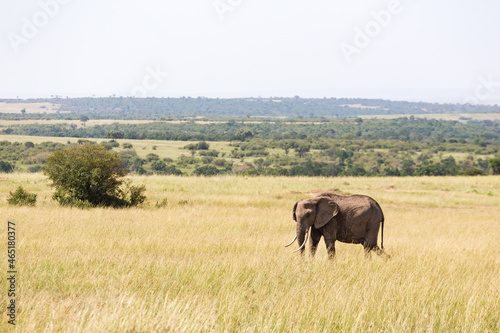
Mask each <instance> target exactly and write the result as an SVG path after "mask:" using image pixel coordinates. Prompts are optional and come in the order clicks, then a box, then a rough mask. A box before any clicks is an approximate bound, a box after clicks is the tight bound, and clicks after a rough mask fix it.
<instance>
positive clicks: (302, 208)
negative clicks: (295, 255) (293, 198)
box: [287, 197, 339, 252]
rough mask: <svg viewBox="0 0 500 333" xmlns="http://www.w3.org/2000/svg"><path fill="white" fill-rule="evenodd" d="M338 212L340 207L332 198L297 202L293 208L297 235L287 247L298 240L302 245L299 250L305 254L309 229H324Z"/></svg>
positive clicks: (317, 198) (316, 198) (315, 198)
mask: <svg viewBox="0 0 500 333" xmlns="http://www.w3.org/2000/svg"><path fill="white" fill-rule="evenodd" d="M338 212H339V207H338V206H337V204H336V203H335V201H333V200H332V199H331V198H330V197H314V198H311V199H305V200H299V201H297V202H296V203H295V205H294V206H293V219H294V220H295V222H297V235H296V237H295V238H294V240H293V241H292V242H291V243H290V244H288V245H287V246H290V245H291V244H292V243H293V242H294V241H295V239H297V240H298V242H299V244H302V245H301V246H300V248H299V250H301V252H303V251H304V249H303V248H304V245H305V244H306V242H307V238H306V239H305V240H304V238H305V235H307V233H308V231H309V228H310V227H311V226H314V227H315V228H316V229H319V228H321V227H323V226H324V225H325V224H327V223H328V222H329V221H330V220H331V219H332V218H333V217H334V216H335V215H337V214H338ZM296 251H298V250H296Z"/></svg>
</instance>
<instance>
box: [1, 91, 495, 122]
mask: <svg viewBox="0 0 500 333" xmlns="http://www.w3.org/2000/svg"><path fill="white" fill-rule="evenodd" d="M0 101H1V102H6V103H16V102H18V103H19V102H22V103H41V102H46V103H52V104H54V105H58V106H59V107H60V110H61V111H64V113H60V114H38V115H35V114H29V113H24V114H6V115H2V114H0V116H1V117H4V118H5V119H28V118H33V117H38V118H43V119H50V118H68V117H72V119H79V120H81V121H82V122H84V120H82V119H84V118H83V116H86V117H88V118H92V119H158V120H168V119H185V118H190V117H192V118H195V117H200V116H201V117H208V118H211V119H214V118H221V117H231V118H240V119H245V118H247V117H275V118H276V117H288V118H290V117H301V118H302V119H310V118H319V119H320V120H324V118H321V117H329V118H338V117H358V116H361V115H382V114H433V113H457V112H461V113H476V112H481V113H483V112H500V107H498V106H494V105H493V106H488V105H461V104H437V103H422V102H405V101H387V100H381V99H360V98H300V97H299V98H295V97H292V98H283V97H272V98H228V99H221V98H203V97H198V98H189V97H181V98H129V97H107V98H64V99H62V98H51V99H29V100H8V99H7V100H0ZM358 119H359V118H358ZM358 121H363V120H361V119H359V120H358ZM84 123H85V122H84Z"/></svg>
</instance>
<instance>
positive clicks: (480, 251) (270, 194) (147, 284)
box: [0, 173, 500, 332]
mask: <svg viewBox="0 0 500 333" xmlns="http://www.w3.org/2000/svg"><path fill="white" fill-rule="evenodd" d="M130 178H131V179H132V180H133V182H134V183H135V184H145V185H146V187H147V192H146V195H147V197H148V199H147V202H146V204H145V205H144V207H141V208H132V209H121V210H115V209H105V208H97V209H88V210H87V209H86V210H81V209H75V208H63V207H59V206H57V204H56V203H55V202H54V201H52V200H51V199H50V197H51V194H52V189H51V188H50V186H49V185H48V180H47V179H46V178H45V177H44V176H42V175H41V174H23V173H18V174H4V175H2V177H1V180H0V211H1V216H2V219H3V222H2V225H3V227H2V228H1V230H3V231H2V236H1V238H0V239H2V241H1V242H0V244H1V253H4V258H3V259H2V265H1V267H2V274H3V275H5V274H6V272H7V257H6V255H5V253H6V247H7V245H6V243H7V241H6V239H7V221H8V220H10V221H14V222H15V223H16V228H17V253H18V258H17V260H18V261H17V266H18V272H19V273H18V281H17V288H18V292H19V293H18V296H17V302H18V306H19V308H18V312H17V320H18V322H17V325H16V329H17V331H19V332H154V331H160V332H163V331H172V332H183V331H186V332H210V331H215V332H386V331H387V332H423V331H426V332H427V331H434V332H498V331H499V330H500V322H499V316H498V313H499V309H500V297H499V286H500V248H499V245H500V244H499V241H498V239H499V238H498V235H499V234H500V224H499V222H498V217H499V216H500V177H499V176H484V177H420V178H412V177H397V178H396V177H393V178H391V177H387V178H361V177H360V178H341V177H338V178H319V177H318V178H306V177H302V178H301V177H296V178H286V177H248V178H244V177H236V176H219V177H207V178H205V177H174V176H147V177H146V176H133V177H130ZM18 185H22V186H23V187H24V188H25V189H26V190H27V191H29V192H31V193H37V194H38V202H37V206H36V207H12V206H8V205H7V202H6V198H7V196H8V194H9V191H13V190H14V189H15V188H16V187H17V186H18ZM328 189H330V190H335V191H338V192H342V193H346V194H348V193H359V194H367V195H370V196H372V197H373V198H375V199H376V200H377V201H378V202H379V203H380V205H381V206H382V209H383V210H384V213H385V216H386V224H385V232H384V246H385V249H386V251H387V252H388V253H389V254H390V255H391V258H390V259H384V258H382V257H378V256H376V255H372V257H371V259H365V258H364V253H363V250H362V247H361V246H360V245H350V244H341V243H340V244H339V243H337V255H336V257H335V259H334V260H332V261H329V260H328V259H327V256H326V250H325V248H324V242H323V241H321V243H320V248H319V250H318V253H317V256H316V258H315V259H314V260H312V259H310V258H308V257H306V258H300V257H299V256H298V255H297V253H295V254H291V253H290V252H291V250H290V248H287V249H285V248H284V247H283V245H284V244H286V243H288V242H289V241H290V240H291V239H292V238H293V236H294V232H295V223H294V222H293V220H292V211H291V210H292V207H293V204H294V203H295V201H296V200H298V199H301V198H307V197H309V196H310V195H312V194H314V193H315V192H316V191H319V190H328ZM165 199H166V201H164V200H165ZM162 202H163V207H161V208H158V207H155V205H156V203H162ZM296 247H297V245H296V244H295V245H294V246H293V247H292V248H296ZM0 281H1V282H0V290H2V297H1V298H0V299H1V300H2V301H1V312H2V320H1V322H0V331H7V330H12V327H11V325H8V324H7V317H6V297H3V296H5V295H6V289H7V286H6V279H5V278H2V279H0Z"/></svg>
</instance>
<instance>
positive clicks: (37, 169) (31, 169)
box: [28, 165, 43, 173]
mask: <svg viewBox="0 0 500 333" xmlns="http://www.w3.org/2000/svg"><path fill="white" fill-rule="evenodd" d="M42 170H43V167H42V166H41V165H32V166H30V167H29V168H28V172H31V173H36V172H40V171H42Z"/></svg>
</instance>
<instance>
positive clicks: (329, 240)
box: [323, 232, 336, 259]
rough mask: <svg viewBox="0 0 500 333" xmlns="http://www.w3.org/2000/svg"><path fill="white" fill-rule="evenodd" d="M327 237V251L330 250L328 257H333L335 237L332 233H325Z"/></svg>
mask: <svg viewBox="0 0 500 333" xmlns="http://www.w3.org/2000/svg"><path fill="white" fill-rule="evenodd" d="M333 234H335V233H333ZM323 236H324V237H325V244H326V251H327V252H328V259H333V257H335V240H336V239H335V237H334V236H333V235H332V233H326V232H325V234H324V235H323Z"/></svg>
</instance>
